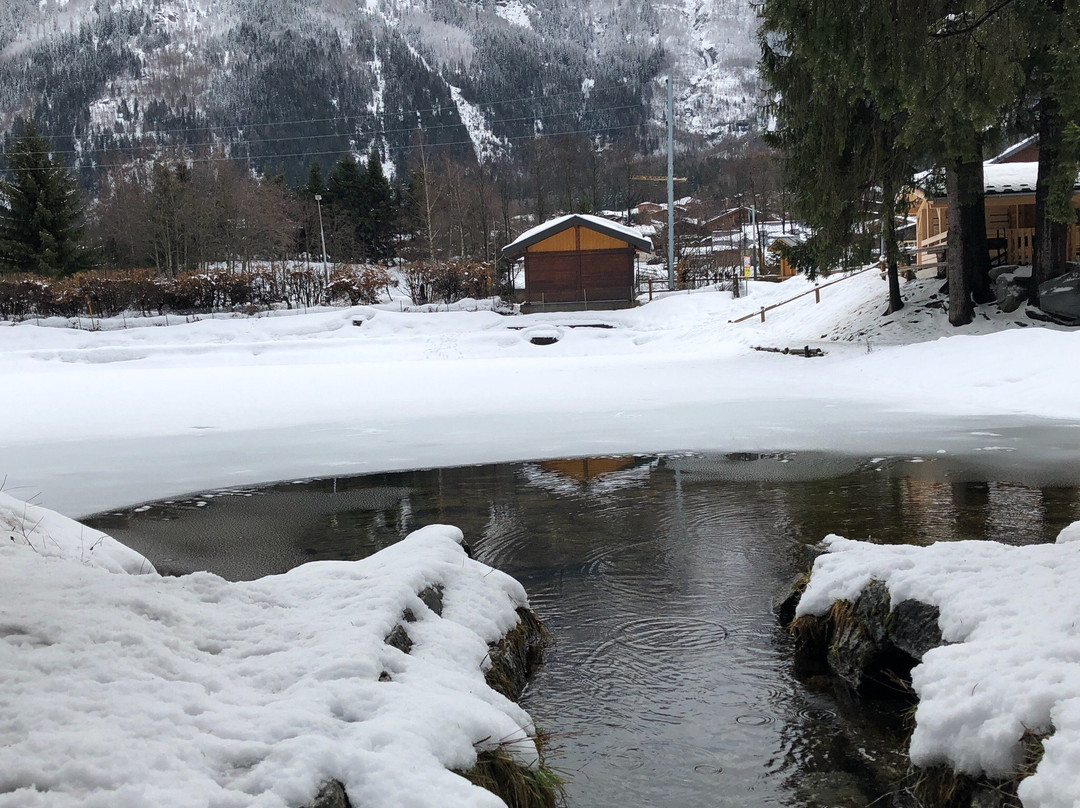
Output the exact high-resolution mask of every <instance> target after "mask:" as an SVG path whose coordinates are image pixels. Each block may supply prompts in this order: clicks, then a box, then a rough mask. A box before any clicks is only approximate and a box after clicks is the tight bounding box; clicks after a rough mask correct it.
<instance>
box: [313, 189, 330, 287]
mask: <svg viewBox="0 0 1080 808" xmlns="http://www.w3.org/2000/svg"><path fill="white" fill-rule="evenodd" d="M315 204H316V205H318V206H319V240H320V241H321V242H322V266H323V272H328V271H329V270H327V268H326V234H325V233H324V232H323V226H322V194H315Z"/></svg>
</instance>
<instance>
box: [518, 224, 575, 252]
mask: <svg viewBox="0 0 1080 808" xmlns="http://www.w3.org/2000/svg"><path fill="white" fill-rule="evenodd" d="M576 229H577V228H574V227H568V228H566V229H565V230H563V231H561V232H559V233H556V234H555V235H553V236H548V237H547V238H546V239H544V240H543V241H538V242H536V243H535V244H533V245H532V246H531V247H529V249H528V252H530V253H539V252H571V251H573V250H574V249H575V248H576V247H577V234H576V233H575V232H574V231H575V230H576Z"/></svg>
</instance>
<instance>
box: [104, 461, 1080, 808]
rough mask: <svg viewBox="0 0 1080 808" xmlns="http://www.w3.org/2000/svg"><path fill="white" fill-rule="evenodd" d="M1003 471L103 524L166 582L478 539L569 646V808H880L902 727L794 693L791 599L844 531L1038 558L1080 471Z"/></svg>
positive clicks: (326, 485)
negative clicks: (958, 542) (815, 550)
mask: <svg viewBox="0 0 1080 808" xmlns="http://www.w3.org/2000/svg"><path fill="white" fill-rule="evenodd" d="M995 468H997V470H996V471H994V472H993V473H992V474H993V475H997V476H998V478H999V479H992V478H991V476H992V475H991V473H990V472H984V471H980V469H979V467H978V466H977V465H973V464H971V463H968V464H965V465H961V464H959V463H957V462H956V461H950V460H946V459H943V458H848V457H838V456H831V455H810V454H771V455H724V456H700V455H688V456H676V457H661V458H593V459H590V460H566V461H550V462H544V463H525V464H514V465H501V466H481V467H472V468H456V469H443V470H436V471H420V472H409V473H398V474H384V475H375V476H371V477H363V478H353V479H338V480H318V481H299V482H295V483H289V484H280V485H275V486H272V487H269V488H264V489H246V490H234V491H228V492H208V493H205V494H202V495H200V496H197V497H191V498H185V499H183V500H176V501H171V502H167V503H158V504H154V505H150V506H142V507H140V508H137V509H134V510H131V511H126V512H123V513H115V514H104V515H101V516H98V517H95V518H94V519H91V520H87V521H88V522H89V523H90V524H91V525H93V526H94V527H97V528H99V529H101V530H105V531H107V532H109V533H111V534H112V535H114V536H115V537H116V538H118V539H119V540H121V541H123V542H125V543H126V544H129V545H131V546H132V547H134V548H136V549H137V550H140V551H141V552H143V553H145V554H146V555H148V556H149V557H150V559H151V560H152V561H153V562H154V563H155V564H157V565H158V568H159V569H160V570H162V571H166V572H168V571H172V572H186V571H190V570H195V569H209V570H211V571H213V572H217V573H219V574H221V575H223V576H225V577H228V578H232V579H243V578H253V577H258V576H261V575H265V574H268V573H274V572H281V571H284V570H286V569H289V568H290V567H292V566H295V565H297V564H300V563H303V562H304V561H309V560H313V559H326V558H334V559H355V558H363V557H364V556H367V555H369V554H371V553H373V552H375V551H376V550H378V549H380V548H382V547H385V546H386V545H388V544H390V543H392V542H395V541H397V540H398V539H400V538H401V537H402V536H403V535H404V534H405V533H407V532H409V531H410V530H413V529H415V528H417V527H421V526H423V525H425V524H430V523H434V522H441V523H448V524H454V525H458V526H459V527H461V528H462V530H464V532H465V535H466V539H467V541H468V542H469V543H470V544H471V546H472V549H473V553H474V555H475V556H476V557H477V558H479V559H481V560H482V561H484V562H486V563H488V564H491V565H493V566H496V567H499V568H500V569H503V570H505V571H507V572H508V573H510V574H511V575H513V576H515V577H516V578H518V579H519V580H520V581H521V582H522V583H523V584H524V585H525V587H526V589H527V590H528V592H529V595H530V598H531V600H532V603H533V606H534V608H535V609H536V610H537V612H538V613H539V614H540V616H541V617H542V618H543V619H544V620H545V621H546V623H547V624H548V626H549V627H550V628H551V630H552V632H553V633H554V635H555V637H556V639H557V645H556V646H555V648H554V649H552V650H551V651H550V652H549V655H548V660H547V663H546V665H545V666H544V668H543V669H542V671H541V672H540V674H539V675H538V677H537V678H536V680H535V681H534V683H533V685H532V687H531V688H530V690H529V692H528V694H527V696H526V698H525V706H526V707H527V708H528V709H529V711H530V712H531V713H532V715H533V717H534V718H535V719H536V721H537V723H538V725H540V726H541V727H543V728H544V729H545V730H547V731H548V732H549V733H550V734H551V735H552V737H553V743H554V746H555V755H554V757H553V759H552V761H551V762H552V763H553V764H554V766H555V767H556V768H557V769H559V770H561V771H562V772H563V773H564V775H565V776H566V777H567V779H568V781H569V784H568V791H569V795H570V804H571V806H574V808H581V807H586V806H587V807H588V808H591V807H592V806H627V807H628V808H629V807H630V806H642V807H643V808H644V806H679V807H682V806H686V807H687V808H692V807H695V806H744V805H745V806H756V805H774V804H776V805H793V806H863V805H866V804H868V803H869V802H871V801H872V800H874V799H875V798H877V797H879V796H881V794H882V793H883V791H884V790H885V789H886V788H887V785H886V783H885V780H886V779H887V776H888V772H889V771H890V770H894V771H895V770H902V768H903V765H904V757H903V729H902V727H901V726H899V722H898V720H896V719H895V718H894V717H890V716H891V715H892V714H891V713H887V712H881V713H880V714H878V712H877V711H875V710H868V709H866V706H865V705H863V706H861V707H860V706H857V705H853V704H850V703H848V702H847V701H845V699H843V698H841V697H838V696H837V695H836V694H834V693H833V692H832V691H828V692H823V691H815V690H813V689H812V688H811V687H810V686H809V685H808V684H807V683H803V682H800V681H798V680H796V679H795V678H794V677H793V675H792V673H791V665H790V651H791V645H790V640H789V638H788V637H787V636H786V634H785V632H784V631H782V630H781V629H780V628H779V627H778V626H777V623H776V619H775V617H774V614H773V607H774V604H775V601H776V599H777V598H778V597H780V596H781V595H782V594H783V593H784V592H785V590H786V587H787V585H788V584H789V582H790V581H791V579H792V578H793V577H794V576H795V575H796V574H798V573H799V572H801V571H803V569H804V568H805V564H806V553H805V546H806V545H807V544H813V543H815V542H817V541H819V540H820V539H821V538H822V537H824V536H825V535H826V534H828V533H839V534H841V535H845V536H848V537H850V538H870V539H872V540H874V541H879V542H890V543H892V542H913V543H920V544H922V543H929V542H933V541H938V540H954V539H960V538H987V539H996V540H1000V541H1006V542H1009V543H1015V544H1028V543H1035V542H1047V541H1053V539H1054V538H1055V536H1056V535H1057V533H1058V531H1060V530H1061V528H1063V527H1065V526H1066V525H1067V524H1069V523H1070V522H1072V521H1074V520H1076V519H1080V487H1078V486H1080V470H1077V471H1076V472H1075V475H1076V476H1075V477H1072V478H1070V475H1069V473H1065V474H1064V475H1063V474H1062V473H1061V472H1060V470H1058V471H1057V472H1055V473H1054V474H1053V475H1049V476H1048V475H1047V474H1045V473H1041V472H1040V470H1039V469H1027V470H1025V469H1019V470H1012V471H1011V472H1010V473H1009V475H1008V476H1009V481H1002V480H1001V479H1000V476H1001V473H1000V467H999V466H998V467H995ZM883 769H884V771H885V774H884V775H883V774H882V770H883Z"/></svg>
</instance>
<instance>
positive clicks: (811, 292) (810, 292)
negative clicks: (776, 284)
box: [728, 264, 881, 324]
mask: <svg viewBox="0 0 1080 808" xmlns="http://www.w3.org/2000/svg"><path fill="white" fill-rule="evenodd" d="M871 269H876V270H878V271H880V270H881V265H880V264H871V265H870V266H868V267H863V268H862V269H857V270H855V271H854V272H852V273H851V274H849V275H845V276H844V277H842V278H837V279H836V280H834V281H829V282H828V283H822V284H814V288H813V289H807V290H806V291H805V292H800V293H799V294H797V295H795V297H789V298H788V299H787V300H781V301H780V302H779V303H773V304H772V305H771V306H762V307H761V309H760V310H758V311H752V312H750V313H749V314H745V315H743V316H742V317H739V318H737V319H735V320H728V322H729V323H732V324H734V323H741V322H743V321H744V320H749V319H750V318H751V317H760V318H761V322H765V312H767V311H772V310H773V309H778V308H780V307H781V306H786V305H787V304H788V303H791V302H792V301H793V300H798V299H799V298H800V297H806V296H807V295H813V296H814V302H815V303H820V302H821V290H822V289H824V288H826V287H827V286H832V285H833V284H837V283H841V282H843V281H846V280H847V279H848V278H854V277H855V276H856V275H861V274H862V273H864V272H869V271H870V270H871Z"/></svg>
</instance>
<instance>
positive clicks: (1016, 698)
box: [797, 522, 1080, 808]
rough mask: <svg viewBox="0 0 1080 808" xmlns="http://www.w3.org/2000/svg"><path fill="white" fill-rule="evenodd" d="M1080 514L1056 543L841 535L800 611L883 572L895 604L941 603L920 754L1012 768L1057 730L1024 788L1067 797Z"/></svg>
mask: <svg viewBox="0 0 1080 808" xmlns="http://www.w3.org/2000/svg"><path fill="white" fill-rule="evenodd" d="M1078 538H1080V522H1078V523H1076V524H1073V525H1072V526H1070V527H1068V528H1066V529H1065V530H1064V531H1062V533H1061V535H1060V537H1059V538H1058V542H1057V543H1056V544H1051V545H1035V546H1028V547H1010V546H1007V545H1003V544H998V543H996V542H984V541H964V542H943V543H938V544H934V545H932V546H929V547H913V546H881V545H873V544H867V543H864V542H857V541H851V540H848V539H844V538H841V537H839V536H829V537H828V538H826V539H825V544H826V546H827V548H828V550H829V552H828V553H826V554H824V555H822V556H820V557H819V558H818V559H817V561H816V562H815V564H814V570H813V575H812V576H811V579H810V584H809V586H808V587H807V589H806V592H805V594H804V595H803V597H802V600H801V602H800V603H799V607H798V611H797V615H800V616H801V615H804V614H812V615H821V614H824V613H825V612H826V611H827V610H828V608H829V607H830V606H831V605H832V604H833V602H835V601H837V600H848V601H854V600H855V598H856V597H857V596H858V594H859V593H860V592H861V591H862V589H863V588H864V587H865V586H866V585H867V584H868V583H869V582H870V581H871V580H878V581H882V582H884V583H885V584H886V586H888V588H889V592H890V595H891V598H892V603H893V605H894V606H895V605H896V604H898V603H901V602H903V601H905V600H917V601H920V602H922V603H926V604H930V605H934V606H937V607H938V609H939V610H940V615H941V616H940V619H939V625H940V628H941V633H942V638H943V639H944V641H945V643H946V644H945V645H942V646H940V647H938V648H935V649H933V650H931V651H929V652H928V653H927V654H926V655H925V656H924V657H923V661H922V663H921V664H920V665H918V666H917V667H916V668H915V669H914V671H913V672H912V684H913V686H914V688H915V691H916V692H917V693H918V695H919V706H918V709H917V711H916V714H915V721H916V726H915V731H914V733H913V735H912V738H911V748H910V754H911V759H912V761H913V762H914V763H915V764H917V765H919V766H931V765H935V764H939V763H945V764H948V765H949V766H951V767H952V768H954V769H956V770H957V771H960V772H963V773H966V774H970V775H979V774H987V775H990V776H1004V775H1008V774H1010V773H1011V772H1012V771H1013V770H1014V769H1015V767H1016V765H1017V764H1018V763H1019V762H1020V760H1019V756H1020V754H1021V746H1020V739H1021V736H1022V735H1023V734H1024V732H1025V731H1031V732H1033V733H1047V732H1053V735H1052V736H1051V737H1050V738H1049V739H1048V740H1047V741H1046V743H1045V756H1044V758H1043V760H1042V762H1041V763H1040V764H1039V767H1038V769H1037V771H1036V772H1035V774H1034V775H1033V776H1031V777H1029V778H1028V779H1026V780H1024V781H1023V782H1022V783H1021V785H1020V789H1019V794H1020V798H1021V799H1022V801H1023V803H1024V805H1025V806H1027V808H1065V807H1066V806H1074V805H1075V804H1076V796H1077V795H1078V794H1080V621H1078V617H1077V616H1078V615H1080V587H1078V586H1077V585H1076V582H1077V580H1078V579H1080V541H1077V539H1078Z"/></svg>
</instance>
